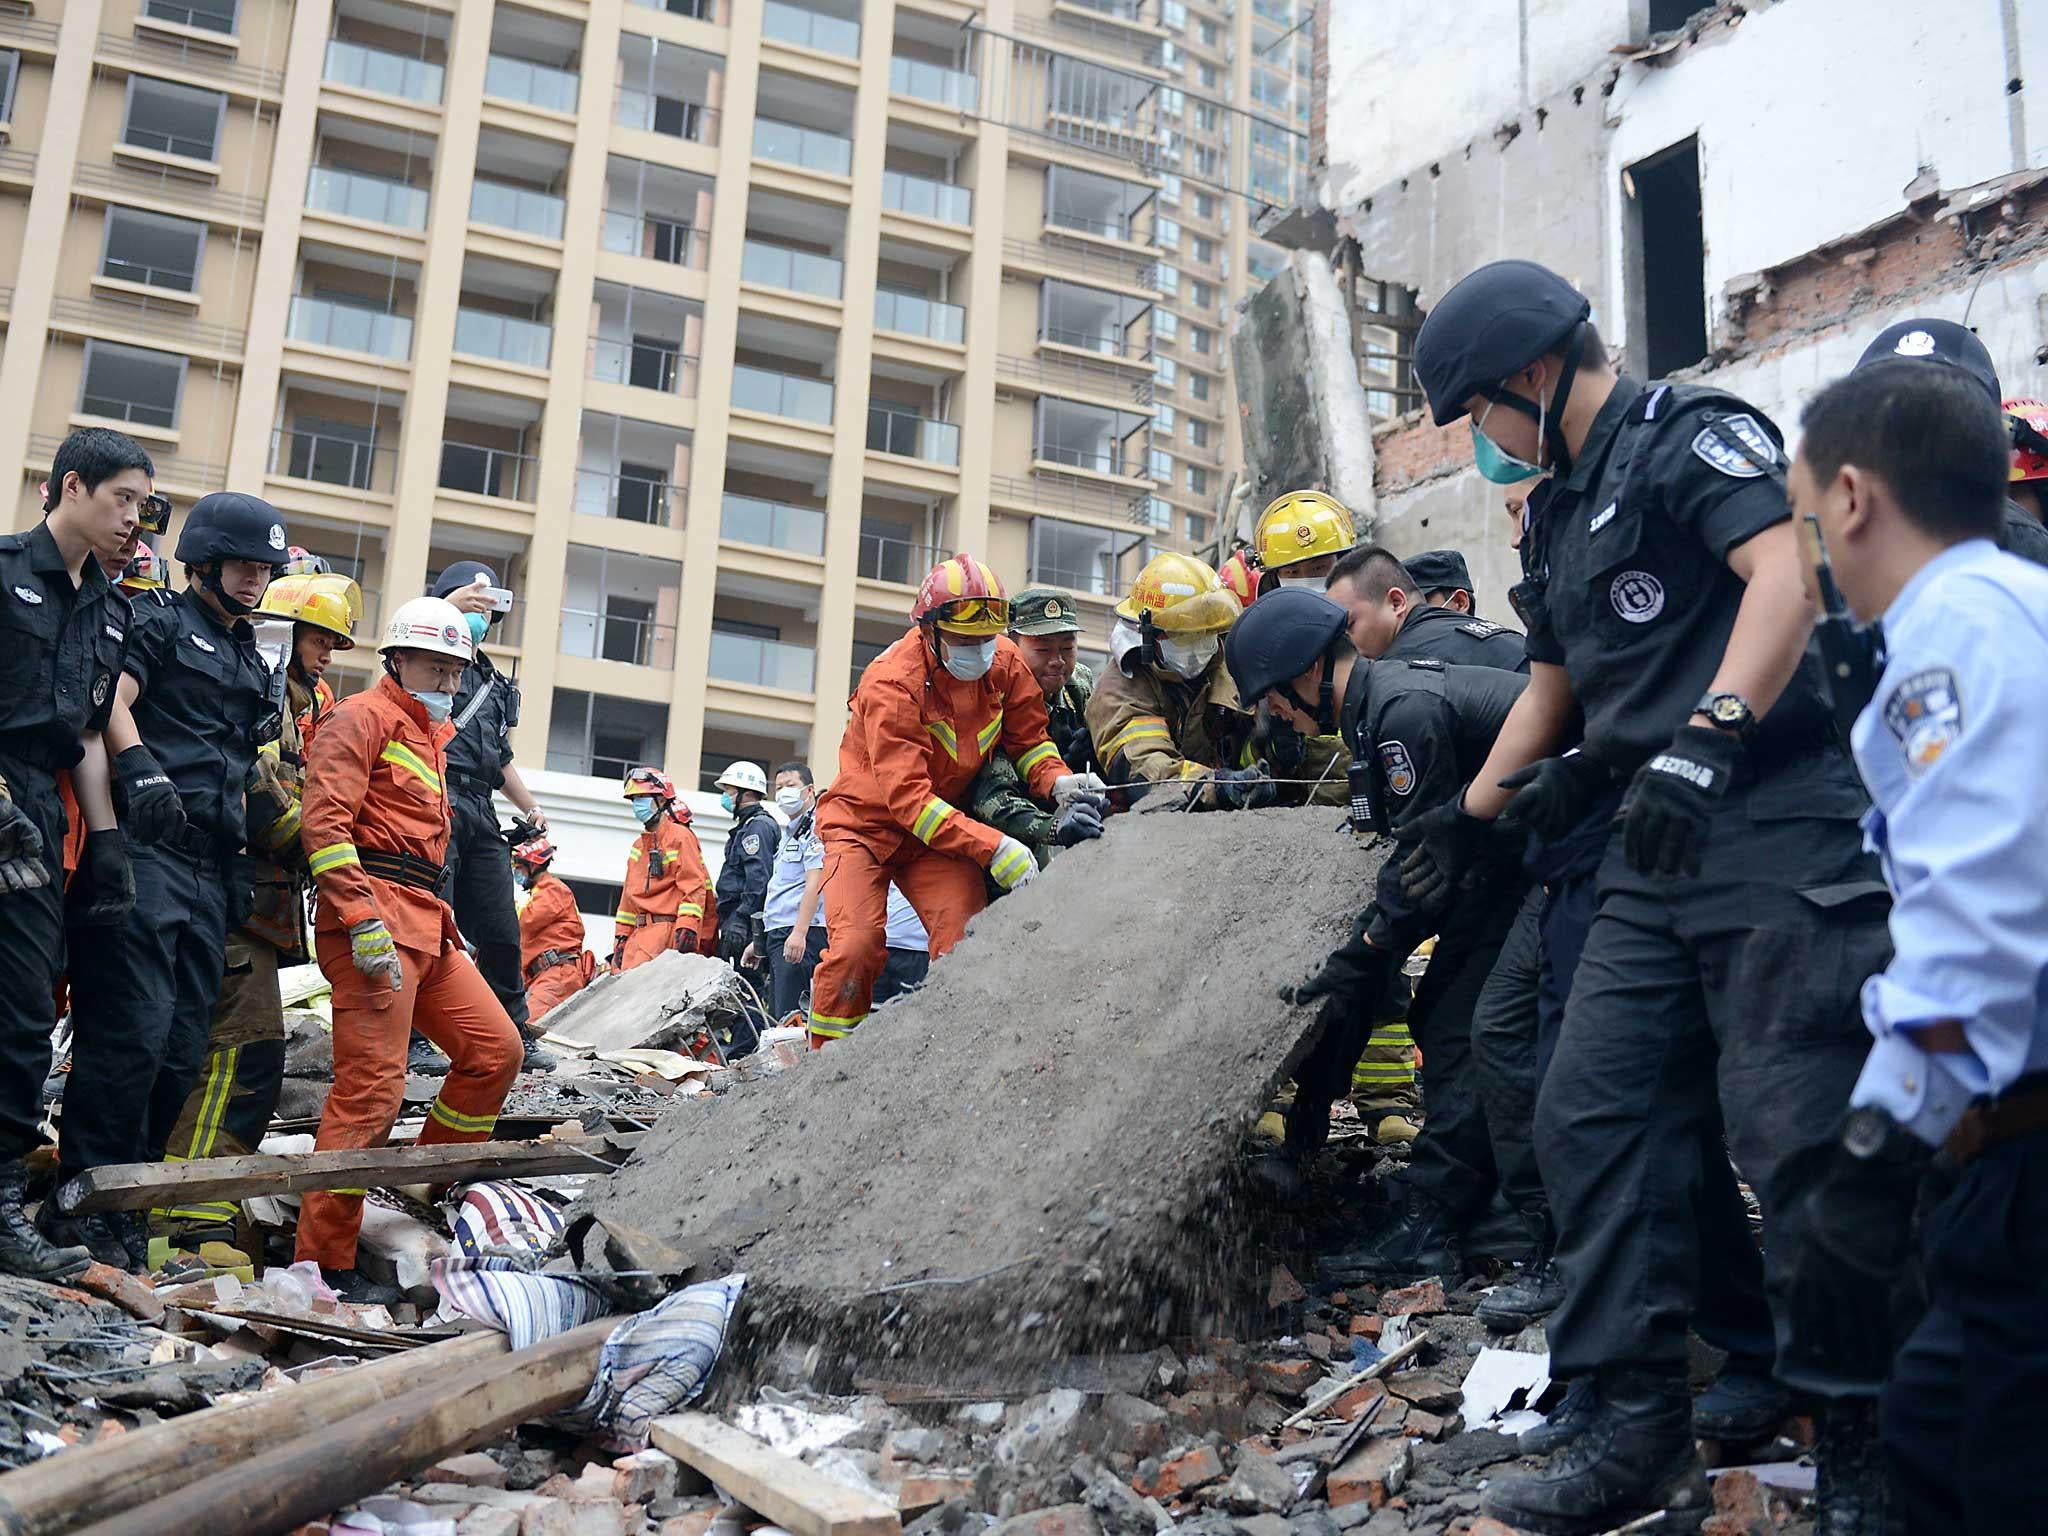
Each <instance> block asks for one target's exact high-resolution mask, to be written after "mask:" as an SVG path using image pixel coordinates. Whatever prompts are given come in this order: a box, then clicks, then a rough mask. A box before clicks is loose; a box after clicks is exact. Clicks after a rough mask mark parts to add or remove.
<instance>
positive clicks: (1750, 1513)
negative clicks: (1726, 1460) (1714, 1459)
mask: <svg viewBox="0 0 2048 1536" xmlns="http://www.w3.org/2000/svg"><path fill="white" fill-rule="evenodd" d="M1774 1503H1776V1501H1774V1500H1773V1498H1772V1494H1771V1490H1770V1489H1769V1488H1767V1487H1765V1486H1764V1485H1763V1483H1761V1482H1759V1481H1758V1480H1757V1475H1756V1474H1755V1473H1754V1472H1751V1471H1749V1470H1748V1469H1747V1468H1743V1467H1736V1468H1733V1469H1732V1470H1730V1471H1727V1472H1723V1473H1722V1474H1721V1475H1720V1476H1719V1477H1717V1478H1715V1479H1714V1515H1715V1518H1717V1519H1720V1520H1724V1521H1726V1522H1728V1528H1729V1530H1730V1531H1731V1532H1733V1533H1735V1536H1768V1533H1770V1532H1773V1531H1776V1530H1777V1529H1778V1526H1779V1524H1780V1523H1781V1521H1782V1518H1783V1515H1784V1510H1783V1507H1782V1505H1781V1504H1780V1505H1778V1506H1777V1507H1774Z"/></svg>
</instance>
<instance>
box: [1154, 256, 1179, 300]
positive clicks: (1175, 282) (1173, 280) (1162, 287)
mask: <svg viewBox="0 0 2048 1536" xmlns="http://www.w3.org/2000/svg"><path fill="white" fill-rule="evenodd" d="M1158 287H1159V291H1160V292H1161V293H1179V292H1180V268H1179V267H1176V266H1171V265H1169V264H1168V263H1166V262H1163V261H1162V262H1160V263H1159V277H1158Z"/></svg>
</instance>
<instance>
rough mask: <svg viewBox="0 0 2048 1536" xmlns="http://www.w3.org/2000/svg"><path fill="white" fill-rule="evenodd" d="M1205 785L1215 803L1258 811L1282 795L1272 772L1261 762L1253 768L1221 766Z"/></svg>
mask: <svg viewBox="0 0 2048 1536" xmlns="http://www.w3.org/2000/svg"><path fill="white" fill-rule="evenodd" d="M1203 787H1204V788H1205V789H1206V790H1207V791H1208V794H1209V798H1210V799H1211V800H1212V801H1213V803H1214V804H1215V805H1217V806H1219V807H1221V808H1222V809H1224V810H1231V811H1256V810H1258V809H1259V808H1260V807H1261V806H1266V805H1272V804H1274V803H1275V802H1277V801H1278V800H1279V798H1280V791H1279V788H1278V787H1277V786H1276V785H1275V784H1274V783H1273V781H1272V777H1271V775H1269V774H1268V773H1267V772H1266V770H1265V769H1263V768H1261V767H1259V766H1258V765H1257V764H1253V765H1252V766H1251V767H1249V768H1219V769H1217V770H1216V771H1215V772H1214V773H1212V774H1210V775H1209V778H1208V782H1207V783H1206V784H1205V785H1204V786H1203Z"/></svg>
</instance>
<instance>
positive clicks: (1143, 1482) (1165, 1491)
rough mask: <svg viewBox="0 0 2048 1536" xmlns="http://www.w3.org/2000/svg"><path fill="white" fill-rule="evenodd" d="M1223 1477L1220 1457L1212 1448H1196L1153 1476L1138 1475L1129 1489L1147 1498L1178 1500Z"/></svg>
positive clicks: (1178, 1457) (1207, 1446) (1167, 1464)
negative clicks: (1133, 1489) (1183, 1495)
mask: <svg viewBox="0 0 2048 1536" xmlns="http://www.w3.org/2000/svg"><path fill="white" fill-rule="evenodd" d="M1222 1475H1223V1458H1222V1457H1221V1456H1218V1455H1217V1454H1216V1448H1215V1447H1214V1446H1213V1445H1198V1446H1196V1447H1195V1448H1194V1449H1193V1450H1192V1451H1189V1452H1188V1453H1187V1454H1186V1455H1185V1456H1177V1457H1175V1458H1174V1459H1173V1460H1172V1461H1169V1462H1168V1463H1166V1465H1165V1466H1163V1467H1161V1468H1160V1469H1159V1471H1158V1473H1157V1475H1156V1476H1153V1477H1151V1478H1145V1477H1143V1476H1141V1477H1140V1478H1139V1479H1138V1480H1137V1481H1136V1482H1133V1483H1132V1484H1131V1486H1132V1487H1133V1488H1135V1489H1137V1490H1138V1492H1140V1493H1142V1494H1144V1495H1145V1497H1146V1498H1148V1499H1177V1498H1179V1497H1180V1496H1181V1495H1182V1494H1184V1493H1192V1492H1193V1491H1194V1490H1195V1489H1197V1488H1200V1487H1202V1486H1203V1485H1204V1484H1207V1483H1213V1482H1215V1481H1216V1479H1217V1478H1219V1477H1221V1476H1222Z"/></svg>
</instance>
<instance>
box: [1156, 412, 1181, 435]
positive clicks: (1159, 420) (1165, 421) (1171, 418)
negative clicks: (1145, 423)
mask: <svg viewBox="0 0 2048 1536" xmlns="http://www.w3.org/2000/svg"><path fill="white" fill-rule="evenodd" d="M1177 419H1178V418H1177V417H1176V416H1175V415H1174V414H1173V407H1172V406H1170V405H1162V406H1160V407H1159V409H1158V410H1156V411H1154V412H1153V413H1152V424H1153V425H1154V426H1156V427H1157V428H1158V429H1159V430H1160V431H1162V432H1168V433H1170V432H1172V431H1173V424H1174V422H1175V421H1176V420H1177Z"/></svg>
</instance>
